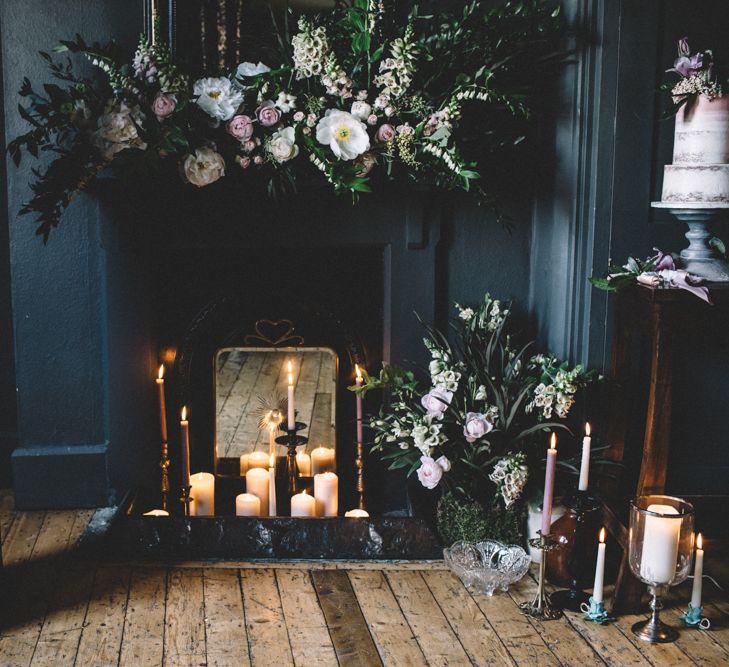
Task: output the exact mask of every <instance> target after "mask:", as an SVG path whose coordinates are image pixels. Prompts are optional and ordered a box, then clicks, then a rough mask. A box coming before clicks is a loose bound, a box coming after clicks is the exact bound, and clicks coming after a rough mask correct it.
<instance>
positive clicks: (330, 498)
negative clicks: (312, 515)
mask: <svg viewBox="0 0 729 667" xmlns="http://www.w3.org/2000/svg"><path fill="white" fill-rule="evenodd" d="M338 486H339V479H338V478H337V476H336V474H334V473H333V472H323V473H320V474H318V475H314V498H315V499H316V515H317V516H337V511H338V509H339V507H338Z"/></svg>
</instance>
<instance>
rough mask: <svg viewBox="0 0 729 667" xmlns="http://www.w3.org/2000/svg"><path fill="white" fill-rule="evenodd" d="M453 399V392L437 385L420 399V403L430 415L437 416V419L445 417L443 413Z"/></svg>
mask: <svg viewBox="0 0 729 667" xmlns="http://www.w3.org/2000/svg"><path fill="white" fill-rule="evenodd" d="M452 399H453V392H451V391H446V390H445V389H439V388H437V387H436V388H435V389H432V390H431V391H429V392H428V393H427V394H425V396H423V398H421V399H420V403H421V405H422V406H423V407H424V408H425V409H426V411H427V412H428V415H430V416H431V417H435V419H443V414H444V413H445V411H446V410H447V409H448V406H449V405H450V404H451V400H452Z"/></svg>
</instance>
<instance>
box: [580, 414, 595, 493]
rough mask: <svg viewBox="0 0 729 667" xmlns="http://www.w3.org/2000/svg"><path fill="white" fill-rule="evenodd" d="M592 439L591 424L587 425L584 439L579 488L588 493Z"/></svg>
mask: <svg viewBox="0 0 729 667" xmlns="http://www.w3.org/2000/svg"><path fill="white" fill-rule="evenodd" d="M591 446H592V438H591V437H590V422H587V423H586V424H585V437H584V438H583V439H582V465H580V484H579V486H578V487H577V488H578V489H579V490H580V491H587V486H588V483H589V480H590V449H591Z"/></svg>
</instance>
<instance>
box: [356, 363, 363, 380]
mask: <svg viewBox="0 0 729 667" xmlns="http://www.w3.org/2000/svg"><path fill="white" fill-rule="evenodd" d="M354 372H355V373H357V377H358V378H361V377H362V371H361V370H360V368H359V364H355V365H354Z"/></svg>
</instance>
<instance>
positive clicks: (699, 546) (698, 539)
mask: <svg viewBox="0 0 729 667" xmlns="http://www.w3.org/2000/svg"><path fill="white" fill-rule="evenodd" d="M696 548H697V549H703V548H704V538H702V537H701V533H699V534H698V535H697V536H696Z"/></svg>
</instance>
